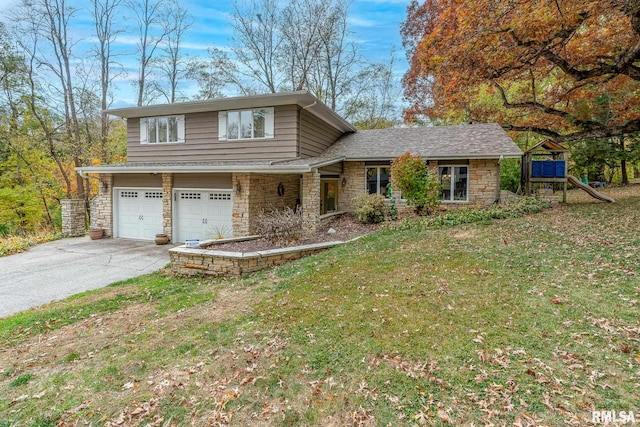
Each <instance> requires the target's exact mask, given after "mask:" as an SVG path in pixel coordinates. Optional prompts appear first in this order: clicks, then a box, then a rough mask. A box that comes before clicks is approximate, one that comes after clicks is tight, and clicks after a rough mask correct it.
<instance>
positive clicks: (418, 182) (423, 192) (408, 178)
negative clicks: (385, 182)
mask: <svg viewBox="0 0 640 427" xmlns="http://www.w3.org/2000/svg"><path fill="white" fill-rule="evenodd" d="M391 176H392V177H393V183H394V185H395V186H396V187H397V188H398V189H399V190H400V191H401V192H402V197H403V198H404V199H405V200H406V201H407V204H409V205H412V206H415V207H416V211H417V213H418V214H420V215H422V214H428V213H430V212H431V211H433V210H435V209H436V208H437V207H438V206H439V205H440V192H441V189H440V184H439V183H438V180H437V178H436V177H435V176H434V175H433V174H430V173H429V167H428V166H427V164H426V163H425V162H424V160H422V159H421V158H420V157H418V156H413V155H412V154H411V153H405V154H403V155H402V156H400V157H398V158H397V159H395V160H394V161H393V162H392V163H391Z"/></svg>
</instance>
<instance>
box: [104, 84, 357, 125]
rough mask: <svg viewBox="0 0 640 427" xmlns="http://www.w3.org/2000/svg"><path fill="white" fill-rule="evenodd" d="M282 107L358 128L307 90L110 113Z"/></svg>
mask: <svg viewBox="0 0 640 427" xmlns="http://www.w3.org/2000/svg"><path fill="white" fill-rule="evenodd" d="M282 105H298V106H299V107H300V108H302V109H305V110H308V111H309V112H311V114H313V115H315V116H317V117H318V118H320V119H322V120H324V121H325V122H326V123H328V124H329V125H331V126H333V127H335V128H336V129H338V130H339V131H341V132H343V133H349V132H355V131H356V128H355V127H353V125H352V124H351V123H349V122H347V121H346V120H345V119H343V118H342V117H341V116H340V115H339V114H338V113H336V112H335V111H333V110H332V109H331V108H329V107H328V106H326V105H325V104H323V103H322V101H320V100H319V99H318V98H316V97H315V96H314V95H312V94H311V93H309V92H307V91H297V92H285V93H270V94H265V95H253V96H237V97H232V98H221V99H214V100H209V101H191V102H177V103H174V104H161V105H148V106H143V107H126V108H114V109H110V110H106V113H107V114H110V115H112V116H117V117H122V118H125V119H135V118H139V117H153V116H162V115H169V114H190V113H203V112H208V111H225V110H239V109H243V108H260V107H278V106H282Z"/></svg>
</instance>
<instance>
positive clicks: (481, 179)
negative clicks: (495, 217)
mask: <svg viewBox="0 0 640 427" xmlns="http://www.w3.org/2000/svg"><path fill="white" fill-rule="evenodd" d="M499 177H500V166H499V165H498V160H470V161H469V202H471V203H476V204H481V205H490V204H492V203H493V202H494V201H495V200H496V198H497V197H499V195H498V191H499V190H498V187H499V185H500V184H499Z"/></svg>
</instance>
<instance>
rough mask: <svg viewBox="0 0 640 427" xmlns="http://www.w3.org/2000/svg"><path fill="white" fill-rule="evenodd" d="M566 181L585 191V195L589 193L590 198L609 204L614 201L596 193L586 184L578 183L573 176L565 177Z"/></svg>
mask: <svg viewBox="0 0 640 427" xmlns="http://www.w3.org/2000/svg"><path fill="white" fill-rule="evenodd" d="M567 179H568V180H569V182H570V183H572V184H573V185H575V186H576V187H578V188H580V189H582V190H584V191H586V192H587V193H589V195H590V196H591V197H595V198H596V199H599V200H602V201H604V202H609V203H614V202H615V199H613V198H611V197H609V196H605V195H604V194H600V193H598V192H597V191H596V190H595V189H594V188H592V187H589V186H588V185H587V184H585V183H583V182H580V181H579V180H578V178H576V177H575V176H571V175H567Z"/></svg>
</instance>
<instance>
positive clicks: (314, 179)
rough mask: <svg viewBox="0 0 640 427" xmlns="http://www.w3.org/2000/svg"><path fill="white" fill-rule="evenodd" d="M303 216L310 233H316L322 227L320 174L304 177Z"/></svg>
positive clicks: (310, 174) (307, 174) (306, 174)
mask: <svg viewBox="0 0 640 427" xmlns="http://www.w3.org/2000/svg"><path fill="white" fill-rule="evenodd" d="M302 216H303V217H304V219H305V220H306V221H307V223H308V224H307V226H308V227H309V231H311V232H312V233H314V232H315V231H316V230H317V228H318V226H319V225H320V173H318V172H309V173H305V174H303V175H302Z"/></svg>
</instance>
